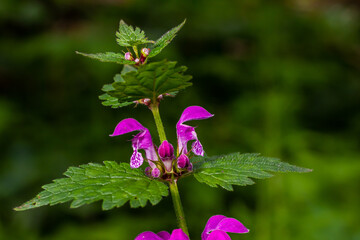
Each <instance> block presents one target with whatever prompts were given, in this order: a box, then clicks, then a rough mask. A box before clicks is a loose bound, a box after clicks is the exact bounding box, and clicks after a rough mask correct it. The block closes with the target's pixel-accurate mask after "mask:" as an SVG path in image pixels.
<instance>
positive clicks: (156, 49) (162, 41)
mask: <svg viewBox="0 0 360 240" xmlns="http://www.w3.org/2000/svg"><path fill="white" fill-rule="evenodd" d="M185 22H186V19H185V20H184V21H183V22H182V23H180V24H179V25H178V26H176V27H174V28H172V29H171V30H169V31H168V32H166V33H165V34H164V35H162V36H161V37H160V38H159V39H158V40H156V42H155V43H154V44H153V45H151V46H150V49H151V51H150V54H149V57H155V56H156V55H158V54H159V53H160V52H161V51H162V50H163V49H164V48H165V47H166V46H167V45H168V44H169V43H170V42H171V41H172V40H173V39H174V37H175V36H176V33H177V32H178V31H179V30H180V29H181V28H182V26H184V24H185Z"/></svg>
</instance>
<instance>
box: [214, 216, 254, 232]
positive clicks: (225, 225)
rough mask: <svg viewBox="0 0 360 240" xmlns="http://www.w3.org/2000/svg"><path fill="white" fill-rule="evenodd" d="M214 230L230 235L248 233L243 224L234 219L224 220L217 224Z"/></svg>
mask: <svg viewBox="0 0 360 240" xmlns="http://www.w3.org/2000/svg"><path fill="white" fill-rule="evenodd" d="M216 229H219V230H222V231H225V232H231V233H248V232H249V229H247V228H246V227H245V226H244V224H242V223H241V222H239V221H238V220H236V219H235V218H225V219H223V220H221V221H220V222H219V224H218V225H217V227H216Z"/></svg>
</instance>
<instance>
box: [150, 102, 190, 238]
mask: <svg viewBox="0 0 360 240" xmlns="http://www.w3.org/2000/svg"><path fill="white" fill-rule="evenodd" d="M154 101H155V97H154ZM150 109H151V112H152V113H153V115H154V119H155V123H156V128H157V130H158V133H159V137H160V142H163V141H165V140H166V135H165V130H164V126H163V124H162V121H161V118H160V113H159V103H158V102H154V103H153V104H151V106H150ZM169 186H170V193H171V197H172V200H173V205H174V210H175V214H176V218H177V220H178V225H179V227H180V228H181V229H182V230H183V231H184V233H185V234H187V235H188V236H189V231H188V229H187V226H186V221H185V214H184V210H183V207H182V204H181V199H180V194H179V189H178V187H177V183H176V179H175V178H174V175H172V179H171V182H169Z"/></svg>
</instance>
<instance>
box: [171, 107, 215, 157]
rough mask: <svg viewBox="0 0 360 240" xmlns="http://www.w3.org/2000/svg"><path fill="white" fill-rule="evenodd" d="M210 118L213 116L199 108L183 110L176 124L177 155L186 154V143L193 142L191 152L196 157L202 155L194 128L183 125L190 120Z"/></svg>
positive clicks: (201, 148)
mask: <svg viewBox="0 0 360 240" xmlns="http://www.w3.org/2000/svg"><path fill="white" fill-rule="evenodd" d="M212 116H214V115H213V114H211V113H209V112H208V111H206V110H205V109H204V108H202V107H199V106H191V107H188V108H186V109H185V110H184V112H183V113H182V114H181V117H180V119H179V122H178V123H177V124H176V132H177V137H178V154H180V153H183V154H187V153H188V150H187V143H188V141H191V140H195V142H193V144H192V151H193V152H194V153H195V154H196V155H200V156H203V155H204V150H203V147H202V145H201V143H200V141H199V140H198V138H197V134H196V132H195V127H191V126H188V125H185V124H183V123H184V122H187V121H191V120H202V119H207V118H210V117H212Z"/></svg>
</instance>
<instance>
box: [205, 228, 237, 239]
mask: <svg viewBox="0 0 360 240" xmlns="http://www.w3.org/2000/svg"><path fill="white" fill-rule="evenodd" d="M206 240H231V238H230V236H229V235H228V234H227V233H226V232H224V231H221V230H215V231H213V232H211V233H210V235H209V237H208V238H207V239H206Z"/></svg>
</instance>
